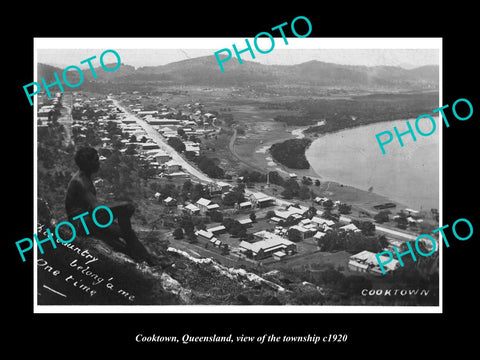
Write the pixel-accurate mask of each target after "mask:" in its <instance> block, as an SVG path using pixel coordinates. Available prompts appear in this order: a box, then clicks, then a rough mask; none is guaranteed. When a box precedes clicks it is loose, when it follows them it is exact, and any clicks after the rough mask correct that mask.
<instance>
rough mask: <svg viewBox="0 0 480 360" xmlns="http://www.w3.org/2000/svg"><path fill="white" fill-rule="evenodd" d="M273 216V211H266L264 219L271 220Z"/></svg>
mask: <svg viewBox="0 0 480 360" xmlns="http://www.w3.org/2000/svg"><path fill="white" fill-rule="evenodd" d="M274 216H275V211H273V210H268V211H267V213H266V214H265V217H266V218H267V219H271V218H272V217H274Z"/></svg>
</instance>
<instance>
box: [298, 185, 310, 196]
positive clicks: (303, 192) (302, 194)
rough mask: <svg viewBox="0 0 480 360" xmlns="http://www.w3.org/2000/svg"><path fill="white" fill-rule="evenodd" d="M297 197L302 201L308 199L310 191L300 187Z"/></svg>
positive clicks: (303, 186)
mask: <svg viewBox="0 0 480 360" xmlns="http://www.w3.org/2000/svg"><path fill="white" fill-rule="evenodd" d="M298 197H299V198H300V199H302V200H306V199H308V198H310V189H309V188H308V186H306V185H302V186H301V187H300V189H299V190H298Z"/></svg>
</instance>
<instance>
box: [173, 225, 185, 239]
mask: <svg viewBox="0 0 480 360" xmlns="http://www.w3.org/2000/svg"><path fill="white" fill-rule="evenodd" d="M173 238H174V239H175V240H180V239H183V230H182V228H176V229H175V230H174V231H173Z"/></svg>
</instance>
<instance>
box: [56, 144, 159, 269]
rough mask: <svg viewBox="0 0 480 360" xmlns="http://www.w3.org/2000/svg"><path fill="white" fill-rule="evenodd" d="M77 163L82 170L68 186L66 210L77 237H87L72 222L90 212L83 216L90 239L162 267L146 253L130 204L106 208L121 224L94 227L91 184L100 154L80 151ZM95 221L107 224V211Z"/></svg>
mask: <svg viewBox="0 0 480 360" xmlns="http://www.w3.org/2000/svg"><path fill="white" fill-rule="evenodd" d="M75 163H76V164H77V166H78V168H79V170H78V171H77V172H76V173H75V174H74V175H73V177H72V179H71V180H70V182H69V183H68V188H67V194H66V197H65V208H66V211H67V215H68V218H69V221H70V222H71V223H72V224H75V225H76V230H77V233H79V234H81V235H86V233H85V230H84V228H83V225H82V224H81V222H80V221H75V222H73V221H72V218H73V217H75V216H77V215H80V214H82V213H85V212H87V211H88V213H89V214H88V215H87V216H84V217H83V219H84V220H85V224H86V226H87V228H88V230H89V231H90V234H91V235H93V236H95V237H97V238H99V239H101V240H103V241H105V243H107V244H109V245H110V246H112V248H113V249H114V250H116V251H122V252H125V253H126V254H128V255H130V256H131V257H132V258H133V259H134V260H135V261H137V262H141V261H146V262H147V263H148V264H149V265H159V264H158V263H157V261H156V260H155V259H154V258H153V257H152V256H151V255H150V254H149V253H148V252H147V250H146V249H145V247H144V246H143V245H142V243H141V242H140V241H139V240H138V238H137V236H136V234H135V232H134V231H133V229H132V225H131V223H130V218H131V216H132V215H133V213H134V211H135V208H134V206H133V205H132V204H131V203H130V202H128V201H123V202H116V203H113V204H110V205H108V204H106V206H108V207H109V208H110V210H111V211H112V213H113V217H114V219H117V221H118V224H117V223H116V222H113V223H112V224H111V225H110V226H108V227H106V228H99V227H97V226H96V225H95V224H94V222H93V219H92V217H91V214H92V211H93V210H94V209H95V208H96V207H97V206H98V205H99V204H97V196H96V190H95V186H94V185H93V182H92V174H94V173H96V172H97V171H98V170H99V169H100V161H99V158H98V153H97V150H95V149H94V148H91V147H83V148H81V149H79V150H78V151H77V153H76V154H75ZM95 217H96V218H97V221H98V222H99V223H107V222H108V221H109V219H110V217H109V215H108V214H107V213H106V211H99V212H97V213H96V214H95ZM120 237H121V238H123V240H124V241H125V243H126V249H125V245H124V244H122V242H121V241H119V238H120Z"/></svg>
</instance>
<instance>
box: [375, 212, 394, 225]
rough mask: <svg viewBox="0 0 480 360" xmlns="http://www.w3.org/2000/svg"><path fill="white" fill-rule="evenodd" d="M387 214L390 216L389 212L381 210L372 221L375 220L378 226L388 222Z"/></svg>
mask: <svg viewBox="0 0 480 360" xmlns="http://www.w3.org/2000/svg"><path fill="white" fill-rule="evenodd" d="M389 214H391V212H390V210H382V211H380V212H379V213H378V214H376V215H375V216H374V217H373V220H375V221H376V222H377V223H379V224H382V223H384V222H388V221H389V220H390V219H389V217H388V215H389Z"/></svg>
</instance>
